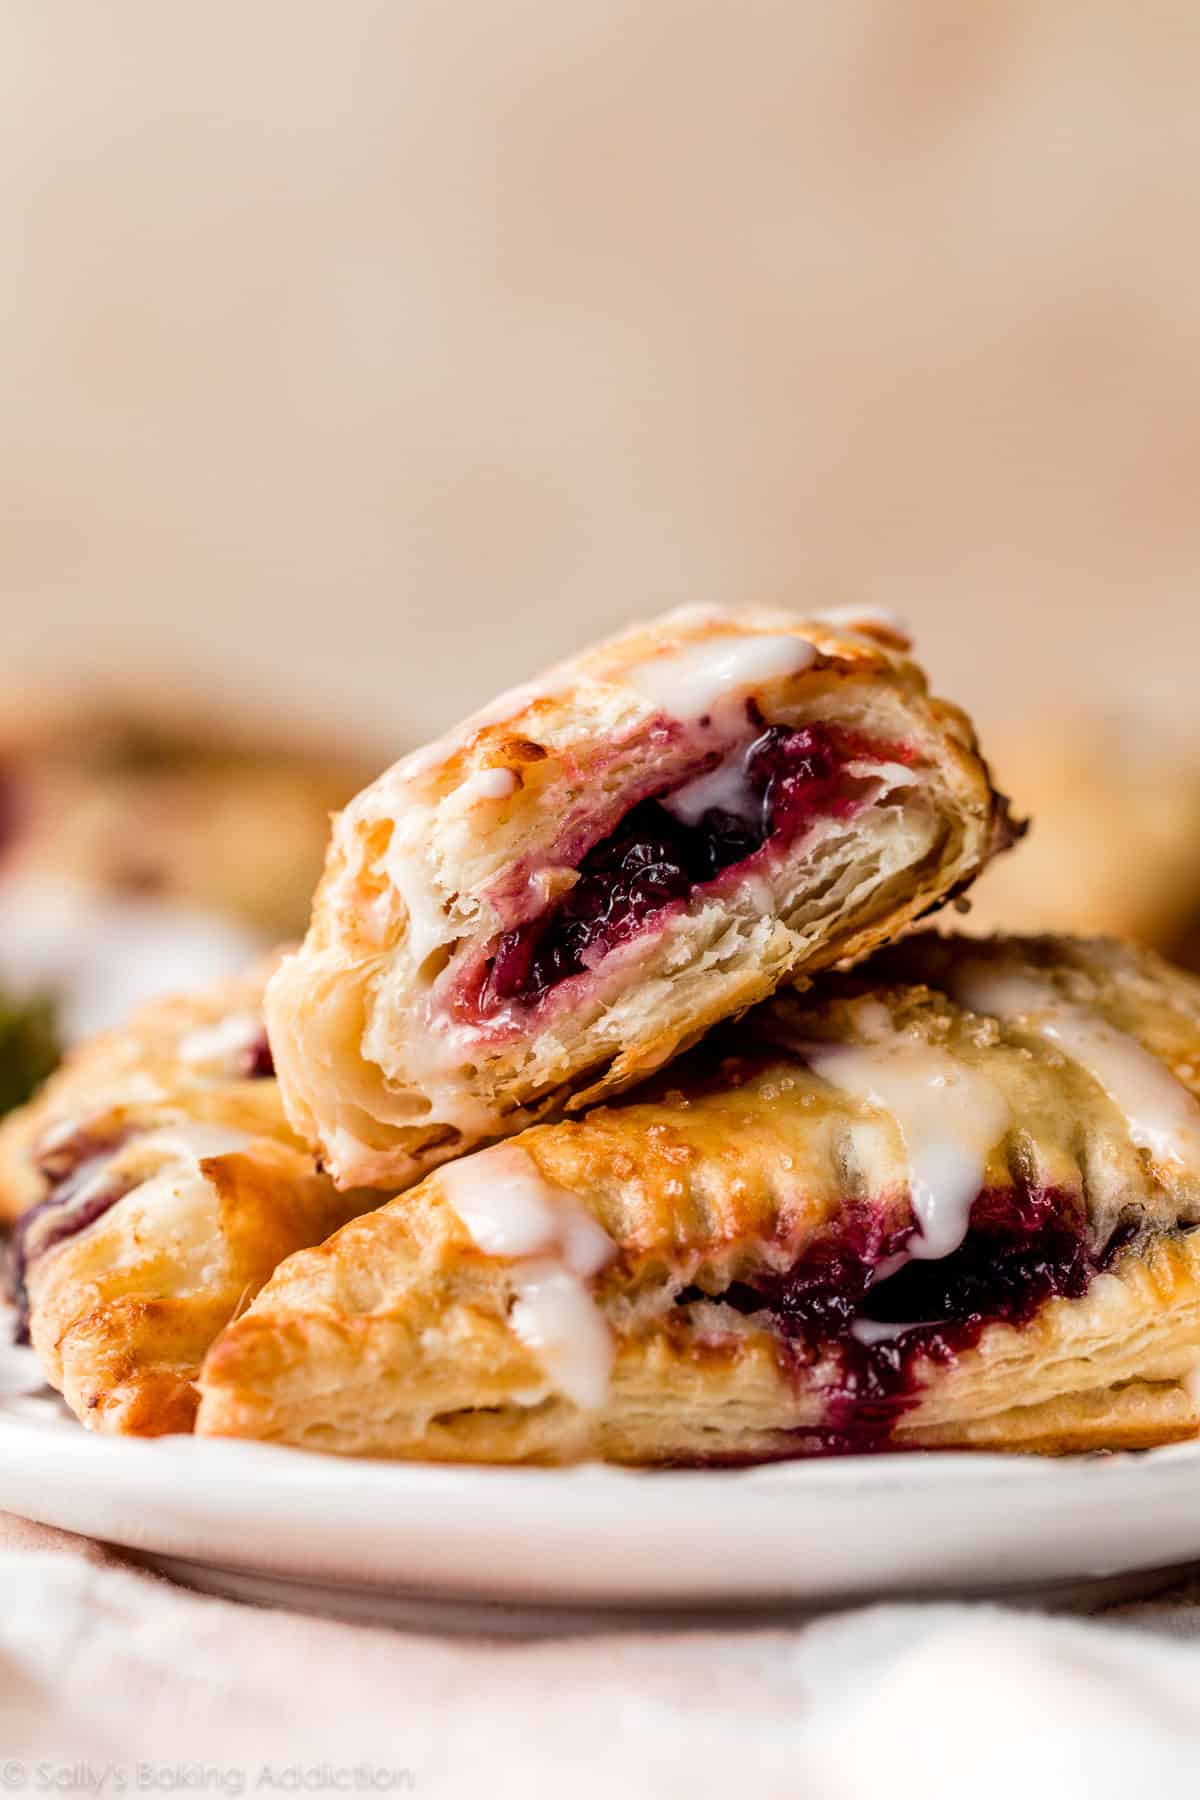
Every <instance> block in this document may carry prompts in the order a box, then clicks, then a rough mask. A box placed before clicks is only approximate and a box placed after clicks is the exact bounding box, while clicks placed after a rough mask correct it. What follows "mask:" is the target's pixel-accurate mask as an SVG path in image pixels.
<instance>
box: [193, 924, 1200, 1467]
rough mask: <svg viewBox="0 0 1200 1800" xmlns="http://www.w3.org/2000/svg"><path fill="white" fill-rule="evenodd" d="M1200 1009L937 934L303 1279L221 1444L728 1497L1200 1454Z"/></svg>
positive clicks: (258, 1347)
mask: <svg viewBox="0 0 1200 1800" xmlns="http://www.w3.org/2000/svg"><path fill="white" fill-rule="evenodd" d="M1198 1095H1200V982H1197V981H1196V980H1194V979H1192V978H1190V977H1188V976H1185V975H1182V974H1180V973H1179V972H1178V971H1176V970H1173V969H1171V968H1170V967H1169V966H1168V965H1166V964H1165V963H1163V962H1162V961H1160V960H1159V959H1158V958H1157V957H1155V956H1154V955H1152V954H1151V953H1149V952H1145V951H1137V950H1133V949H1128V948H1124V947H1122V946H1119V945H1117V944H1115V943H1110V942H1081V941H1071V940H1065V939H1052V938H1047V939H1028V940H1007V941H1006V940H997V941H995V942H992V943H987V944H981V943H978V942H975V941H972V940H970V939H965V938H950V939H941V938H938V937H936V936H933V935H932V934H929V935H921V936H918V937H916V938H913V939H910V940H908V941H907V942H906V943H904V944H901V945H899V946H897V947H895V948H894V949H892V950H890V951H888V952H886V953H885V954H884V955H883V956H881V957H880V958H879V959H878V960H877V961H875V962H873V963H872V964H870V965H868V967H867V968H865V969H863V970H861V971H857V972H854V973H850V974H844V973H843V974H831V975H827V976H824V977H822V978H821V979H820V980H819V981H818V983H817V984H816V985H815V986H814V987H813V988H812V990H811V991H810V992H808V993H806V994H803V995H798V994H795V993H784V994H780V995H777V996H776V997H775V998H774V999H773V1000H772V1001H770V1002H768V1003H767V1004H765V1005H764V1006H762V1007H760V1008H758V1009H756V1010H755V1011H754V1012H753V1013H752V1014H750V1015H749V1016H747V1017H746V1018H744V1019H743V1020H741V1021H740V1022H738V1023H736V1024H733V1025H727V1026H725V1027H723V1028H722V1029H721V1030H720V1031H719V1032H717V1033H715V1034H714V1035H713V1037H712V1038H711V1039H710V1040H709V1041H708V1042H707V1043H706V1044H705V1045H704V1046H703V1047H702V1048H701V1049H699V1050H697V1051H695V1052H693V1053H692V1054H691V1055H690V1056H689V1057H687V1058H685V1059H684V1060H683V1061H682V1062H680V1063H678V1064H676V1065H675V1066H674V1067H673V1068H672V1069H671V1070H670V1071H669V1072H667V1073H666V1074H664V1075H662V1076H660V1077H658V1078H657V1079H656V1081H655V1082H654V1083H653V1084H651V1086H650V1087H649V1088H648V1089H646V1090H643V1091H642V1092H641V1093H639V1094H638V1095H637V1096H631V1097H629V1098H628V1099H626V1100H624V1101H622V1102H620V1103H618V1104H615V1105H610V1106H603V1107H598V1108H596V1109H595V1110H594V1111H592V1112H590V1113H589V1114H588V1115H587V1116H586V1117H585V1118H582V1119H579V1120H571V1121H567V1122H563V1123H558V1124H554V1125H541V1126H536V1127H534V1128H532V1129H531V1130H529V1131H527V1132H526V1133H524V1134H523V1135H522V1136H520V1137H519V1138H516V1139H514V1140H512V1141H511V1142H509V1143H506V1144H501V1145H496V1146H493V1147H491V1148H488V1149H485V1150H482V1151H480V1152H478V1153H477V1154H476V1155H474V1156H471V1157H466V1158H463V1159H461V1160H459V1161H458V1162H455V1163H453V1164H451V1165H450V1166H449V1167H447V1168H443V1169H441V1170H439V1171H438V1172H436V1173H434V1174H432V1175H430V1176H429V1177H427V1178H426V1179H425V1180H424V1181H423V1182H422V1183H421V1184H420V1186H418V1187H417V1188H415V1189H414V1190H412V1191H411V1192H409V1193H408V1194H406V1195H404V1196H403V1197H402V1198H399V1199H397V1200H393V1201H391V1202H389V1204H387V1205H386V1206H384V1207H382V1208H381V1209H380V1210H379V1211H377V1212H374V1213H371V1214H369V1215H367V1216H364V1217H362V1218H359V1219H356V1220H355V1221H354V1222H353V1223H351V1224H349V1225H347V1226H346V1227H344V1228H343V1230H341V1231H340V1232H339V1233H338V1234H337V1235H336V1236H335V1237H333V1238H332V1239H331V1240H330V1241H329V1242H328V1243H326V1244H323V1245H321V1246H320V1247H319V1248H317V1249H314V1250H306V1251H303V1252H301V1253H300V1254H298V1255H296V1256H293V1257H292V1258H290V1259H289V1260H288V1261H287V1262H286V1263H284V1264H282V1265H281V1267H280V1268H279V1269H278V1270H277V1271H276V1273H275V1274H274V1275H273V1276H272V1278H271V1280H270V1281H269V1282H268V1283H267V1285H266V1286H265V1287H264V1289H263V1290H262V1292H261V1293H260V1294H259V1296H258V1298H257V1300H255V1302H254V1303H253V1305H251V1306H250V1307H249V1309H248V1310H247V1311H246V1312H245V1313H244V1314H243V1315H242V1317H241V1318H240V1319H238V1321H237V1322H236V1323H235V1324H234V1325H232V1326H230V1327H229V1329H228V1330H226V1331H225V1332H223V1333H222V1335H221V1336H220V1338H218V1340H217V1341H216V1343H215V1344H214V1346H213V1348H212V1350H211V1351H210V1352H209V1355H208V1358H207V1360H206V1362H205V1366H204V1371H203V1374H202V1377H201V1382H200V1389H201V1395H202V1400H201V1406H200V1412H199V1417H198V1421H197V1430H198V1431H200V1432H201V1433H204V1434H209V1435H223V1436H230V1437H247V1438H261V1439H269V1440H271V1441H275V1442H281V1443H287V1444H294V1445H300V1446H303V1447H305V1448H308V1449H315V1450H328V1451H334V1452H340V1453H346V1454H357V1455H365V1456H375V1457H397V1458H420V1459H432V1460H445V1461H464V1462H524V1461H530V1462H548V1463H554V1462H566V1461H570V1460H573V1459H576V1458H581V1457H589V1456H590V1457H602V1458H606V1459H609V1460H612V1461H616V1462H623V1463H673V1464H723V1463H743V1462H754V1461H759V1460H763V1459H771V1458H785V1457H797V1456H805V1455H809V1454H819V1453H837V1452H845V1451H864V1450H878V1449H882V1448H885V1447H891V1448H895V1449H915V1448H919V1447H926V1448H935V1447H943V1448H950V1447H953V1448H964V1449H966V1448H978V1449H991V1450H1035V1451H1044V1452H1061V1451H1075V1450H1080V1451H1083V1450H1100V1449H1116V1448H1137V1447H1144V1446H1148V1445H1153V1444H1159V1443H1163V1442H1166V1441H1168V1440H1171V1439H1174V1438H1180V1437H1185V1436H1190V1435H1192V1434H1193V1433H1195V1432H1196V1430H1197V1429H1198V1427H1200V1385H1198V1383H1197V1370H1198V1369H1200V1235H1196V1234H1195V1233H1194V1227H1195V1226H1196V1224H1197V1223H1200V1101H1198V1099H1197V1096H1198Z"/></svg>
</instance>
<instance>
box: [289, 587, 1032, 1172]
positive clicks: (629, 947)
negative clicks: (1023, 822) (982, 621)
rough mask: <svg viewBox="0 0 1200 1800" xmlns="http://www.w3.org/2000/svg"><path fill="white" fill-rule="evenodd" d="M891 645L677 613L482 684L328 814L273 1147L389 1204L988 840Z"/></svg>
mask: <svg viewBox="0 0 1200 1800" xmlns="http://www.w3.org/2000/svg"><path fill="white" fill-rule="evenodd" d="M906 650H907V645H906V644H905V642H904V640H903V639H902V638H900V637H898V636H897V635H896V633H895V632H894V631H893V630H892V629H891V628H889V627H886V626H883V625H880V624H878V623H875V624H872V623H871V622H870V621H862V622H860V624H859V625H858V627H857V628H849V627H842V626H840V625H838V626H833V625H829V624H821V623H819V622H807V623H805V622H799V621H798V620H797V619H796V618H795V617H794V616H793V615H791V614H788V613H778V612H766V611H762V612H747V613H739V614H722V613H717V612H711V611H706V610H702V609H701V610H691V611H687V612H684V613H676V614H672V615H670V616H668V617H667V618H665V619H662V620H660V621H658V622H657V623H655V624H652V625H650V626H647V627H643V628H639V629H637V630H634V631H631V632H628V633H626V634H625V635H624V636H623V637H620V638H617V639H615V640H613V641H612V642H611V643H608V644H605V645H602V646H601V647H600V648H599V649H596V650H593V651H591V652H589V653H588V654H586V655H584V656H581V657H579V658H578V659H577V660H575V661H573V662H571V663H568V664H565V665H564V666H562V667H561V668H559V669H557V670H555V671H553V672H552V673H551V674H550V675H549V676H547V677H546V678H545V679H544V680H543V681H541V682H540V683H538V684H537V685H536V686H534V687H530V688H527V689H524V690H519V691H517V692H515V693H511V694H508V695H505V696H504V697H503V698H502V699H501V700H499V701H497V702H496V703H495V704H494V705H493V706H492V707H490V708H489V709H488V710H487V711H486V712H485V713H482V714H480V715H477V716H476V717H475V718H474V719H471V720H469V721H468V722H467V723H466V725H464V726H463V727H462V729H461V730H460V731H458V732H456V733H454V734H452V735H451V736H450V737H448V738H446V739H444V740H443V741H441V742H440V743H437V744H434V745H433V746H431V747H430V748H428V749H426V750H423V751H419V752H417V753H416V754H415V755H414V756H411V757H409V758H408V759H406V760H405V761H404V762H402V763H399V764H397V766H396V767H395V768H393V769H391V770H390V771H389V772H388V773H387V774H385V775H383V776H382V777H380V779H379V780H378V781H377V782H375V783H374V785H373V786H371V787H369V788H368V789H366V791H365V792H364V793H362V794H360V795H359V796H358V798H357V799H356V800H355V801H354V802H353V803H352V804H351V805H350V806H349V807H348V809H347V810H346V811H345V812H344V813H343V814H342V815H341V817H340V818H339V819H338V820H337V821H336V823H335V828H334V836H333V841H332V845H331V848H330V854H329V859H328V862H327V865H326V872H325V876H324V879H323V881H322V884H321V886H320V888H319V890H318V894H317V898H316V903H315V907H314V913H313V922H312V926H311V929H310V931H309V935H308V938H307V940H306V942H305V944H304V946H303V947H302V949H301V950H300V951H299V952H298V953H297V954H296V955H294V956H292V957H291V958H289V959H288V960H287V962H286V963H285V964H284V966H283V968H282V969H281V970H280V973H279V975H278V976H277V977H276V979H275V980H274V981H273V983H272V985H271V989H270V991H269V994H268V1001H267V1015H268V1021H269V1024H270V1029H271V1038H272V1042H273V1043H274V1045H275V1050H276V1059H277V1062H278V1067H279V1075H280V1081H281V1084H282V1087H283V1093H284V1100H285V1104H286V1105H287V1108H288V1112H289V1116H290V1117H291V1119H292V1122H293V1124H294V1125H295V1126H296V1129H297V1130H298V1131H299V1132H300V1133H301V1134H302V1135H303V1136H304V1137H306V1138H307V1140H308V1141H309V1142H310V1143H312V1144H313V1145H315V1146H317V1147H318V1148H319V1152H320V1155H321V1158H322V1160H323V1163H324V1165H325V1166H326V1167H327V1168H328V1169H329V1170H330V1171H331V1172H332V1174H333V1176H334V1178H335V1180H337V1181H338V1182H339V1183H351V1182H364V1183H369V1184H371V1185H373V1186H385V1185H386V1186H389V1187H391V1188H398V1187H400V1186H402V1185H404V1184H407V1183H409V1182H411V1181H413V1180H415V1179H416V1178H417V1177H419V1176H420V1175H421V1174H422V1173H423V1172H425V1171H426V1170H427V1169H429V1168H430V1167H432V1166H434V1165H435V1164H437V1163H440V1162H443V1161H445V1160H447V1159H449V1158H451V1157H454V1156H457V1155H459V1154H461V1153H462V1152H463V1151H465V1150H468V1149H470V1148H471V1147H472V1146H474V1145H478V1144H480V1143H483V1142H486V1141H488V1140H493V1139H496V1138H500V1137H504V1136H507V1135H511V1134H512V1133H513V1132H515V1131H518V1130H520V1129H521V1128H522V1127H523V1126H525V1125H527V1124H529V1123H530V1122H531V1121H533V1120H535V1119H538V1118H551V1117H555V1116H561V1114H562V1112H563V1111H564V1110H565V1109H572V1110H577V1109H582V1108H583V1107H585V1106H587V1105H590V1104H593V1103H594V1102H595V1101H596V1100H598V1099H600V1098H603V1097H608V1096H611V1095H613V1094H615V1093H617V1092H619V1091H621V1090H622V1089H623V1088H624V1087H626V1086H628V1085H629V1084H631V1083H632V1082H633V1081H635V1080H638V1079H641V1078H642V1077H644V1076H646V1075H648V1074H650V1073H651V1072H653V1071H654V1070H655V1069H657V1068H659V1067H661V1066H662V1065H663V1064H664V1063H666V1062H667V1061H669V1060H670V1058H671V1057H673V1056H674V1055H676V1054H677V1053H678V1052H679V1051H680V1050H681V1049H682V1048H684V1047H686V1046H687V1045H688V1044H690V1043H692V1042H694V1041H696V1040H697V1039H698V1038H699V1037H700V1036H701V1035H702V1034H703V1032H704V1031H706V1030H707V1029H708V1028H709V1027H710V1026H712V1025H713V1024H714V1023H715V1022H716V1021H718V1020H720V1019H722V1018H725V1017H727V1016H730V1015H732V1014H735V1013H738V1012H740V1011H743V1010H744V1009H745V1008H746V1007H748V1006H750V1005H751V1004H752V1003H754V1002H756V1001H758V1000H761V999H763V998H764V997H765V996H766V995H768V994H770V993H771V992H772V991H773V990H774V989H775V988H776V987H777V986H778V985H779V983H780V982H782V981H784V980H785V979H791V980H794V979H796V978H798V977H804V976H807V975H808V974H809V973H810V972H812V971H813V970H816V969H818V968H820V967H822V966H825V965H828V964H831V963H834V962H837V961H839V960H843V959H847V958H854V957H858V956H861V955H862V954H864V953H865V952H866V951H867V950H869V949H870V948H872V947H873V946H874V945H876V944H878V943H880V942H883V941H885V940H887V939H889V938H890V937H891V936H893V935H894V934H895V933H896V932H897V931H899V930H900V928H901V927H902V926H904V925H905V924H906V923H908V921H910V920H911V919H914V918H916V917H917V916H918V915H920V914H921V913H923V912H926V911H928V910H929V909H930V908H931V907H933V906H936V905H938V904H939V903H941V902H942V901H944V900H945V899H946V898H947V897H948V896H949V895H951V894H952V893H954V892H956V891H958V890H959V889H961V888H962V887H963V886H964V885H965V884H966V883H968V882H969V881H970V880H971V878H972V877H973V876H974V875H975V874H976V872H977V871H978V869H979V868H980V867H981V866H982V864H983V863H984V862H985V861H986V860H987V858H988V856H989V855H990V854H991V853H992V851H993V850H994V849H995V848H997V846H998V845H1000V844H1001V843H1003V842H1005V841H1006V839H1007V831H1008V828H1007V821H1006V818H1005V813H1004V806H1003V802H1002V801H1001V800H1000V799H999V798H998V797H997V795H996V794H995V792H994V791H993V789H992V787H991V784H990V782H989V779H988V774H987V770H986V768H985V766H984V764H983V762H982V761H981V760H980V757H979V755H978V752H977V750H976V747H975V743H974V739H973V736H972V733H971V729H970V726H969V724H968V722H967V720H966V719H965V718H964V716H963V715H962V714H961V713H960V712H958V711H957V710H956V709H955V708H953V707H951V706H948V705H946V704H944V703H943V702H941V701H937V700H931V699H930V698H929V696H928V694H927V691H926V687H925V682H924V678H923V676H922V675H921V673H920V671H919V670H918V669H917V667H916V666H915V665H914V664H913V663H912V662H911V661H909V660H908V658H907V656H906V654H905V652H906Z"/></svg>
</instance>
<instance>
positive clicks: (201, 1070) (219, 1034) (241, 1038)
mask: <svg viewBox="0 0 1200 1800" xmlns="http://www.w3.org/2000/svg"><path fill="white" fill-rule="evenodd" d="M262 1029H263V1026H262V1020H261V1019H260V1018H259V1017H258V1015H257V1014H256V1013H252V1012H240V1013H230V1014H229V1015H228V1017H226V1018H224V1019H218V1020H217V1021H216V1023H215V1024H212V1025H200V1026H197V1028H196V1030H195V1031H189V1032H188V1034H187V1036H186V1037H184V1038H181V1039H180V1042H179V1053H178V1054H179V1060H180V1062H182V1063H186V1064H187V1065H188V1067H189V1068H191V1069H195V1070H196V1072H197V1073H198V1074H201V1075H213V1076H225V1077H230V1078H235V1077H236V1076H237V1075H239V1074H240V1073H241V1072H242V1068H243V1064H244V1062H245V1059H246V1057H247V1055H248V1054H249V1053H250V1052H251V1051H252V1050H253V1049H254V1047H255V1045H256V1044H257V1043H258V1041H259V1039H260V1038H261V1036H262Z"/></svg>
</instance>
